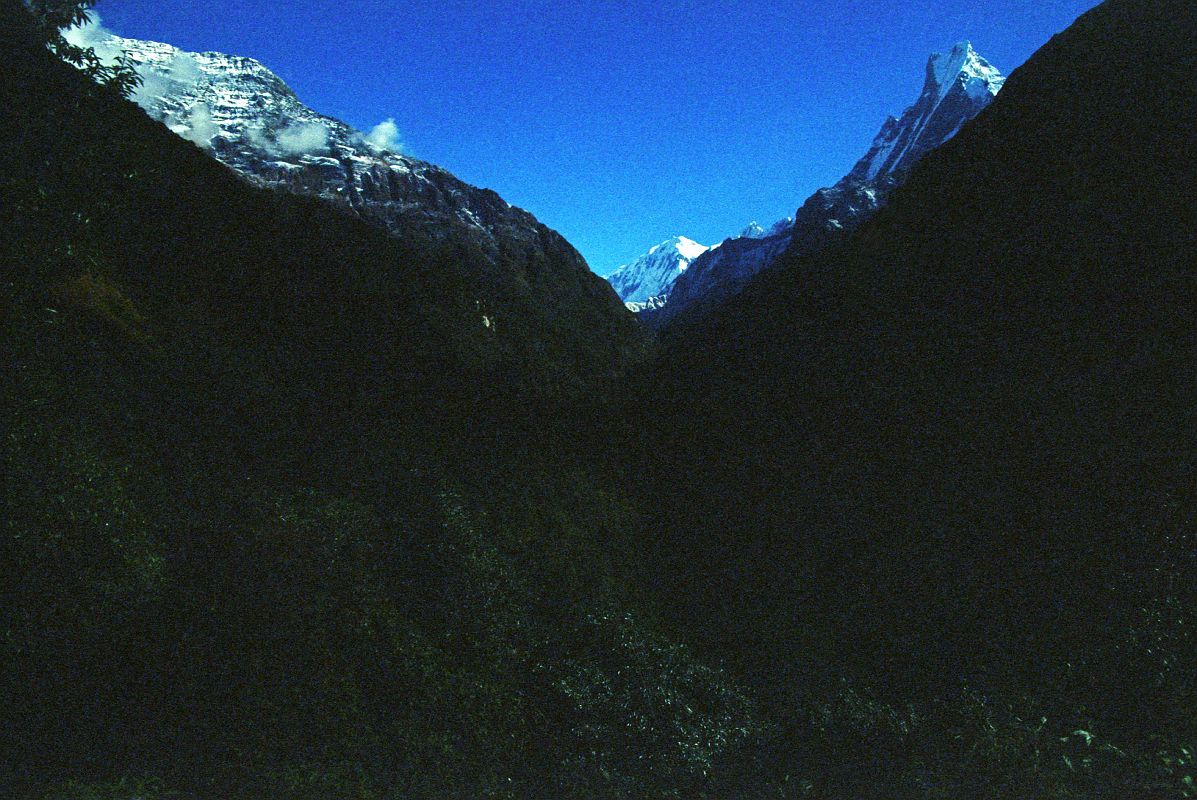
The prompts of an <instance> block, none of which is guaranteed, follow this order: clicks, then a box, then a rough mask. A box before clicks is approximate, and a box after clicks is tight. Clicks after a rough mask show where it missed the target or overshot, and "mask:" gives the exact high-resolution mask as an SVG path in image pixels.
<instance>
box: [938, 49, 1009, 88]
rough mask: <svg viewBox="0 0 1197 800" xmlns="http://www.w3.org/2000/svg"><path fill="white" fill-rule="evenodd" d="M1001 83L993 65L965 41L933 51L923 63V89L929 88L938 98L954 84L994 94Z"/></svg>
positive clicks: (999, 75) (1000, 77)
mask: <svg viewBox="0 0 1197 800" xmlns="http://www.w3.org/2000/svg"><path fill="white" fill-rule="evenodd" d="M1005 82H1006V79H1005V78H1004V77H1003V76H1002V74H1001V73H1000V72H998V70H997V68H996V67H994V66H993V65H992V64H990V63H989V62H988V61H986V60H985V59H984V58H982V57H981V56H980V55H979V54H978V53H977V51H976V50H974V49H973V45H972V43H971V42H968V41H963V42H959V43H957V44H956V45H954V46H953V47H952V49H951V50H950V51H948V52H947V53H935V54H934V55H932V56H931V59H930V60H929V61H928V62H927V88H928V89H929V90H930V89H933V90H934V92H935V94H936V96H937V97H938V98H939V99H940V100H942V99H943V98H944V97H945V96H946V95H947V93H948V92H949V91H950V90H951V88H952V86H954V85H955V84H957V83H963V84H964V85H965V86H966V87H967V88H969V89H971V90H974V91H978V92H980V91H984V92H988V93H989V94H990V95H996V94H997V93H998V91H999V90H1001V88H1002V85H1003V84H1004V83H1005ZM970 93H971V92H970Z"/></svg>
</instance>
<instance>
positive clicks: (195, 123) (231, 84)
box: [67, 24, 589, 274]
mask: <svg viewBox="0 0 1197 800" xmlns="http://www.w3.org/2000/svg"><path fill="white" fill-rule="evenodd" d="M67 36H68V38H69V39H70V40H71V41H72V42H74V43H76V44H79V45H80V46H84V47H92V48H94V49H95V51H96V53H97V55H99V56H100V57H101V58H104V59H107V60H114V59H115V58H116V57H118V56H119V55H121V54H126V55H127V56H128V58H129V59H130V60H131V61H132V62H133V64H134V67H135V69H137V71H138V73H139V74H140V75H141V77H142V79H143V81H144V82H143V84H142V86H141V87H139V88H138V90H137V91H136V92H135V93H134V95H133V100H134V101H136V102H137V103H138V105H140V106H141V107H142V108H143V109H145V111H146V113H147V114H149V115H150V116H151V117H152V118H154V119H157V120H159V121H161V122H162V123H163V124H164V125H166V126H167V127H169V128H170V129H171V130H172V131H173V132H174V133H176V134H178V135H179V136H181V137H182V138H185V139H188V140H190V141H192V142H194V143H195V144H196V145H198V146H200V147H201V148H203V149H204V150H206V151H207V152H208V153H210V154H211V155H212V156H213V157H214V158H216V159H217V160H219V161H221V162H222V163H224V164H225V165H226V166H229V167H231V168H232V169H233V170H235V171H236V172H238V173H240V174H241V175H242V176H243V177H244V178H246V179H247V180H248V181H250V182H251V183H254V184H256V185H259V186H264V187H270V188H276V189H281V190H284V191H289V192H292V193H295V194H303V195H308V196H312V197H318V198H320V199H323V200H326V201H328V202H330V203H333V204H334V205H338V206H341V207H344V208H347V209H348V210H350V211H352V212H354V213H357V214H359V215H361V216H363V217H365V218H368V219H370V220H371V221H373V222H375V223H377V224H379V225H381V226H382V227H384V228H386V229H387V230H388V231H390V232H392V233H395V234H399V233H400V232H402V231H403V230H405V229H407V228H409V227H410V226H411V225H412V224H415V225H419V226H421V227H423V228H425V229H427V230H429V231H430V232H431V233H432V234H433V235H434V236H436V237H438V238H441V237H444V236H455V235H458V234H457V233H453V232H452V231H459V232H460V231H461V230H462V229H463V226H464V230H465V232H466V234H467V235H469V236H470V237H471V238H472V239H473V240H474V241H475V242H476V243H477V244H478V245H479V246H480V247H481V248H482V250H483V252H484V253H485V254H487V255H488V257H489V258H490V259H491V260H493V261H497V260H498V259H500V258H501V255H500V253H501V251H504V250H505V251H506V252H512V251H515V252H535V251H543V250H545V249H546V248H547V249H551V250H553V251H554V252H558V253H562V254H563V255H562V257H563V258H564V259H565V261H568V262H569V265H568V269H570V270H573V269H575V268H580V269H581V270H583V271H585V272H586V273H587V274H589V270H588V269H587V268H586V266H585V262H584V261H583V260H582V258H581V256H580V255H578V254H577V253H576V251H574V250H573V248H571V247H569V246H568V243H566V242H565V240H564V239H561V237H560V236H558V235H557V234H555V233H553V232H552V231H550V230H548V229H547V228H545V227H544V226H542V225H540V223H539V222H538V221H537V220H536V219H535V218H534V217H533V216H532V215H531V214H529V213H527V212H526V211H523V210H522V209H518V208H515V207H513V206H512V205H510V204H509V203H507V202H505V201H504V200H503V199H502V198H501V197H499V196H498V195H497V194H495V193H494V192H492V191H489V190H485V189H479V188H476V187H474V186H470V185H469V184H466V183H465V182H463V181H461V180H459V179H458V178H456V177H455V176H454V175H452V174H451V173H449V172H448V171H447V170H444V169H442V168H440V167H437V166H435V165H433V164H429V163H427V162H424V161H420V160H418V159H415V158H412V157H410V156H407V155H405V154H403V152H402V144H401V142H400V138H399V132H398V130H397V127H396V125H395V122H394V120H393V119H388V120H384V121H383V122H381V123H379V124H378V125H376V126H374V128H373V129H372V130H370V131H360V130H357V129H355V128H353V127H351V126H350V125H347V124H345V123H344V122H342V121H340V120H338V119H334V118H332V117H329V116H326V115H324V114H320V113H319V112H317V111H315V110H313V109H311V108H309V107H308V106H306V105H304V104H303V103H302V102H301V101H300V100H299V98H298V97H296V95H295V93H294V92H293V91H292V90H291V88H290V87H289V86H287V84H286V83H285V82H284V81H283V80H282V79H281V78H279V77H278V76H277V75H275V74H274V73H273V72H271V71H270V70H269V69H268V68H267V67H266V66H264V65H263V64H262V63H261V62H259V61H256V60H254V59H252V58H245V57H241V56H234V55H226V54H223V53H216V52H205V53H193V52H187V51H184V50H180V49H179V48H177V47H173V46H171V45H169V44H163V43H160V42H149V41H140V40H137V39H127V38H123V37H120V36H116V35H115V34H113V33H111V32H110V31H107V30H105V29H104V28H103V27H101V26H100V25H99V24H90V25H87V26H85V27H83V28H76V29H73V30H71V31H68V33H67ZM501 241H506V242H508V243H514V244H517V245H518V247H516V248H511V247H506V248H501V247H500V246H499V243H500V242H501ZM563 267H564V265H563Z"/></svg>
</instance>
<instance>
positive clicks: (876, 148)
mask: <svg viewBox="0 0 1197 800" xmlns="http://www.w3.org/2000/svg"><path fill="white" fill-rule="evenodd" d="M1005 83H1006V78H1005V77H1004V76H1003V75H1002V74H1001V73H1000V72H999V71H998V70H997V68H996V67H994V66H993V65H992V64H990V63H989V62H988V61H986V60H985V59H984V58H982V57H981V56H980V55H978V53H977V51H976V50H974V49H973V46H972V44H971V43H970V42H968V41H963V42H959V43H958V44H956V45H955V46H953V47H952V49H951V50H950V51H948V52H947V53H935V54H934V55H932V56H931V58H930V59H929V60H928V61H927V70H926V77H925V79H924V82H923V91H922V93H921V94H920V95H919V99H918V101H917V102H916V103H915V104H914V105H912V106H911V107H910V108H908V109H906V111H905V112H904V113H903V114H902V116H901V117H900V118H898V117H890V118H888V119H887V120H886V121H885V124H884V125H883V126H882V127H881V132H880V133H878V134H877V137H876V138H875V139H874V140H873V145H872V147H871V148H870V149H869V152H868V153H866V154H865V156H864V158H862V159H861V160H860V161H858V162H857V164H856V166H855V167H853V169H852V171H851V172H850V173H848V175H847V176H846V177H845V179H844V180H846V181H879V180H882V179H884V178H887V177H890V176H894V175H896V174H900V173H904V172H906V171H908V170H909V169H910V168H911V167H912V166H914V164H915V162H917V161H918V160H919V159H920V158H922V157H923V156H924V155H926V154H927V152H928V151H930V150H933V149H935V148H936V147H938V146H939V145H941V144H943V143H944V142H946V141H947V140H949V139H951V138H952V137H953V136H955V135H956V134H957V133H959V132H960V129H961V128H962V127H964V124H965V123H966V122H968V121H969V120H971V119H972V118H973V117H975V116H976V115H977V114H978V113H980V112H981V110H982V109H983V108H984V107H985V106H987V105H989V103H990V102H991V101H992V100H993V98H994V97H996V96H997V94H998V92H1000V91H1001V89H1002V86H1004V85H1005Z"/></svg>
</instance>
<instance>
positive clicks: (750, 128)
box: [97, 0, 1097, 274]
mask: <svg viewBox="0 0 1197 800" xmlns="http://www.w3.org/2000/svg"><path fill="white" fill-rule="evenodd" d="M1095 5H1097V0H988V1H987V2H984V3H976V2H943V0H939V1H938V2H932V1H931V0H902V1H901V2H899V1H897V0H894V1H893V2H881V0H820V1H816V0H741V1H740V2H706V1H704V0H623V1H622V2H610V1H609V0H545V1H544V2H531V1H530V0H405V1H404V2H394V1H392V2H380V1H379V0H338V1H335V2H334V1H331V0H289V2H250V1H248V0H202V1H201V2H196V0H102V2H101V3H100V4H99V6H98V7H97V10H98V11H99V13H100V15H101V16H102V18H103V22H104V24H105V26H106V27H108V28H110V29H112V30H113V31H115V32H116V33H119V34H121V35H124V36H131V37H135V38H142V39H154V40H158V41H165V42H169V43H171V44H173V45H176V46H178V47H182V48H184V49H187V50H217V51H221V52H226V53H234V54H237V55H245V56H252V57H254V58H257V59H259V60H261V61H262V62H264V63H265V64H266V65H267V66H268V67H270V68H271V69H273V70H274V71H275V72H277V73H278V74H279V75H280V76H282V77H283V79H285V80H286V81H287V82H288V83H289V84H290V85H291V87H292V88H293V89H294V90H295V92H296V94H298V95H299V97H300V99H301V100H303V101H304V102H305V103H307V104H308V105H310V106H312V107H313V108H315V109H316V110H318V111H321V112H323V113H325V114H329V115H331V116H335V117H338V118H340V119H343V120H345V121H346V122H348V123H350V124H352V125H354V126H355V127H358V128H362V129H364V130H369V129H370V128H372V127H373V126H374V125H376V124H377V123H379V122H381V121H382V120H384V119H387V118H394V120H395V123H396V125H397V126H398V129H399V135H400V137H401V139H402V141H403V142H404V145H405V150H406V152H408V153H410V154H412V155H414V156H416V157H418V158H422V159H425V160H427V161H431V162H433V163H436V164H440V165H442V166H444V167H446V168H447V169H449V170H450V171H452V172H454V173H455V174H457V175H458V176H459V177H460V178H462V179H463V180H466V181H468V182H469V183H473V184H475V185H478V186H484V187H487V188H491V189H494V190H495V191H497V192H499V193H500V194H501V195H503V197H504V198H505V199H507V200H508V201H509V202H511V203H513V204H515V205H518V206H521V207H523V208H526V209H528V210H529V211H531V212H532V213H533V214H535V215H536V216H537V217H539V218H540V219H541V220H542V221H543V222H544V223H545V224H547V225H549V226H550V227H553V228H556V229H557V230H559V231H560V232H561V233H562V234H564V235H565V236H566V238H568V239H569V240H570V241H571V242H572V243H573V244H574V246H576V247H577V248H578V249H579V250H580V251H581V252H582V254H583V255H584V256H586V258H587V260H588V261H589V262H590V264H591V266H592V268H594V269H595V271H596V272H599V273H600V274H606V273H608V272H610V271H611V270H613V269H614V268H615V267H616V266H618V265H619V264H621V263H624V262H626V261H630V260H632V259H633V258H634V257H636V256H638V255H639V254H640V253H641V252H643V251H644V250H646V249H647V248H648V247H649V246H650V245H652V244H655V243H656V242H659V241H661V240H663V239H665V238H668V237H669V236H672V235H675V234H681V235H685V236H689V237H690V238H692V239H695V240H697V241H700V242H703V243H705V244H711V243H714V242H716V241H719V240H721V239H723V238H724V237H725V236H727V235H730V234H733V233H735V232H737V231H738V230H739V229H740V228H742V227H743V226H744V225H745V224H747V223H748V222H749V221H750V220H753V219H756V220H759V221H760V222H762V223H769V222H772V221H774V220H776V219H780V218H781V217H784V216H787V215H790V214H792V213H793V212H794V209H795V208H796V207H797V206H798V204H799V203H800V202H801V201H803V200H804V199H805V198H806V197H807V196H808V195H810V193H811V192H812V191H814V190H815V189H817V188H819V187H820V186H824V185H827V184H829V183H833V182H834V181H836V180H837V179H838V178H839V177H840V176H841V175H843V174H844V173H845V172H847V171H848V170H849V169H850V168H851V166H852V164H853V163H854V162H855V161H856V159H857V158H859V157H860V156H861V155H863V154H864V152H865V150H866V149H867V148H868V145H869V143H870V142H871V140H872V138H873V136H874V135H875V134H876V132H877V130H878V128H879V127H880V125H881V123H882V121H883V120H884V118H885V116H886V115H887V114H897V113H899V112H901V111H902V109H904V108H905V107H906V106H907V105H909V104H910V103H911V102H913V101H914V100H915V98H916V97H917V95H918V91H919V89H920V88H921V86H922V80H923V68H924V65H925V64H926V60H927V57H928V55H930V54H931V53H932V52H934V51H937V50H943V49H946V48H948V47H950V46H951V45H952V44H953V43H954V42H956V41H959V40H962V39H969V40H971V41H972V42H973V45H974V47H975V48H976V49H977V51H978V52H980V53H981V54H982V55H983V56H985V57H986V58H987V59H989V61H991V62H992V63H993V64H994V65H995V66H997V67H998V68H999V69H1001V70H1002V71H1004V72H1007V73H1008V72H1009V71H1011V70H1012V69H1013V68H1014V67H1017V66H1018V65H1019V64H1021V63H1022V62H1023V61H1025V60H1026V59H1027V58H1028V57H1029V56H1030V55H1031V54H1032V53H1033V52H1034V51H1035V50H1036V49H1037V48H1038V47H1040V46H1041V45H1043V44H1044V43H1045V42H1046V41H1047V40H1048V39H1049V38H1050V37H1051V36H1052V34H1054V33H1056V32H1058V31H1060V30H1063V29H1064V28H1065V27H1067V26H1068V25H1069V24H1070V23H1071V22H1072V21H1073V20H1074V19H1075V18H1076V17H1077V16H1078V15H1080V14H1081V13H1083V12H1084V11H1086V10H1088V9H1089V8H1092V7H1093V6H1095Z"/></svg>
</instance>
